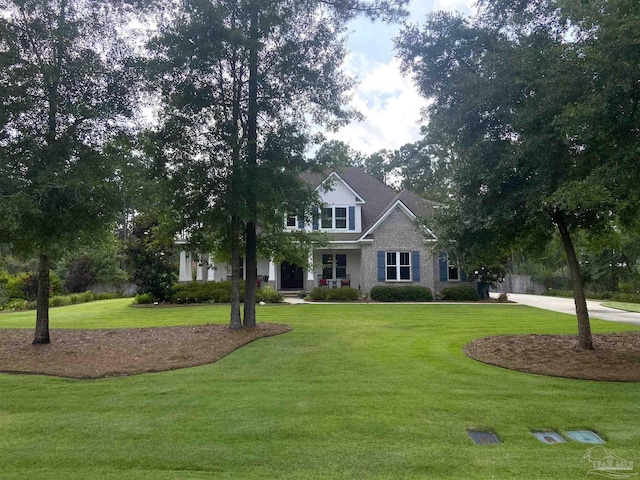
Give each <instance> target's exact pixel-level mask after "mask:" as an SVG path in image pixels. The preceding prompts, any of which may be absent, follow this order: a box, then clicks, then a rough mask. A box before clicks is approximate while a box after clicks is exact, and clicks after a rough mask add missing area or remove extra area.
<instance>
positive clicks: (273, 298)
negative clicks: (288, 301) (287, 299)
mask: <svg viewBox="0 0 640 480" xmlns="http://www.w3.org/2000/svg"><path fill="white" fill-rule="evenodd" d="M283 300H284V296H283V295H282V294H281V293H280V292H277V291H276V289H275V288H273V287H270V286H264V287H262V288H260V289H258V290H256V302H265V303H282V301H283Z"/></svg>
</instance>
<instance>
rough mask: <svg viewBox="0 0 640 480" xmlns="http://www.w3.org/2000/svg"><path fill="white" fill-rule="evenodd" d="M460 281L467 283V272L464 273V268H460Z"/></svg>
mask: <svg viewBox="0 0 640 480" xmlns="http://www.w3.org/2000/svg"><path fill="white" fill-rule="evenodd" d="M460 281H462V282H466V281H467V272H465V271H464V268H460Z"/></svg>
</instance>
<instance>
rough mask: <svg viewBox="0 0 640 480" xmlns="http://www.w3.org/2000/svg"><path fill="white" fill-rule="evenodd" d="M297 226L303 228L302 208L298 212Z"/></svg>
mask: <svg viewBox="0 0 640 480" xmlns="http://www.w3.org/2000/svg"><path fill="white" fill-rule="evenodd" d="M298 228H300V229H302V228H304V210H301V211H299V212H298Z"/></svg>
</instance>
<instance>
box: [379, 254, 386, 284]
mask: <svg viewBox="0 0 640 480" xmlns="http://www.w3.org/2000/svg"><path fill="white" fill-rule="evenodd" d="M384 257H385V252H383V251H382V250H378V281H379V282H384V281H385V280H386V278H387V276H386V272H385V258H384Z"/></svg>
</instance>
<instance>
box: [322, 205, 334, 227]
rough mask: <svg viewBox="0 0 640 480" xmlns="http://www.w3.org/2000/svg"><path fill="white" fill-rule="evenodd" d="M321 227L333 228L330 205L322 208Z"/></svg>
mask: <svg viewBox="0 0 640 480" xmlns="http://www.w3.org/2000/svg"><path fill="white" fill-rule="evenodd" d="M322 228H326V229H331V228H333V208H331V207H327V208H323V209H322Z"/></svg>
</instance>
